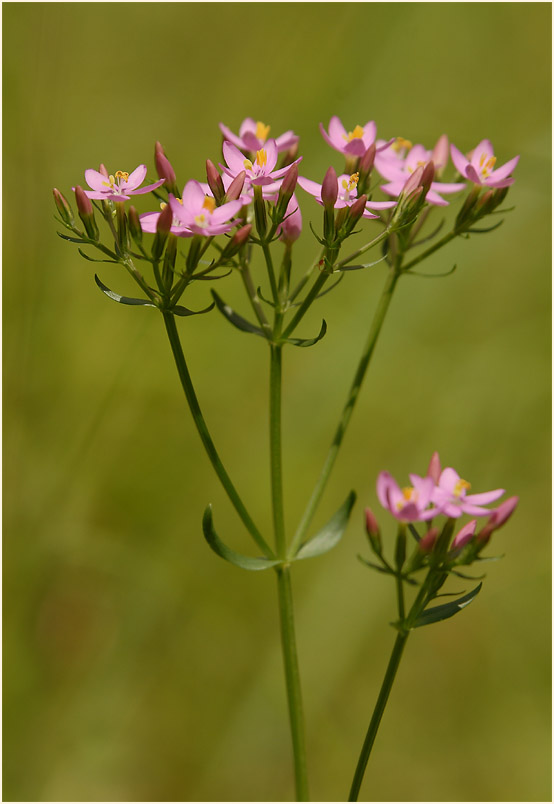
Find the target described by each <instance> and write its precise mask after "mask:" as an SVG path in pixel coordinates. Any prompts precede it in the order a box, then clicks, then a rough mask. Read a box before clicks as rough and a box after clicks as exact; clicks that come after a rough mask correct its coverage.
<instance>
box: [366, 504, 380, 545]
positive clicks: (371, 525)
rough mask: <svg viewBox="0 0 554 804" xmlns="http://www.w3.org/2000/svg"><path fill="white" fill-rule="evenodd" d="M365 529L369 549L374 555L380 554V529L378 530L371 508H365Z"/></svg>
mask: <svg viewBox="0 0 554 804" xmlns="http://www.w3.org/2000/svg"><path fill="white" fill-rule="evenodd" d="M365 529H366V533H367V538H368V539H369V543H370V545H371V549H372V550H373V552H374V553H375V554H376V555H378V556H379V555H381V551H382V545H381V531H380V530H379V524H378V522H377V520H376V518H375V514H374V513H373V511H372V510H371V508H366V509H365Z"/></svg>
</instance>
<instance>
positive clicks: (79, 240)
mask: <svg viewBox="0 0 554 804" xmlns="http://www.w3.org/2000/svg"><path fill="white" fill-rule="evenodd" d="M58 237H61V239H62V240H69V242H70V243H89V244H90V240H83V239H82V238H78V237H69V235H64V234H62V233H61V232H58Z"/></svg>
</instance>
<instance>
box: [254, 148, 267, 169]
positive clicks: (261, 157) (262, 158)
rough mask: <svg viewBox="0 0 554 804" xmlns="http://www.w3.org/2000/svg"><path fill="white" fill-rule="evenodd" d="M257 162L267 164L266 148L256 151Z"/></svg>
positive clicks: (261, 165) (262, 164)
mask: <svg viewBox="0 0 554 804" xmlns="http://www.w3.org/2000/svg"><path fill="white" fill-rule="evenodd" d="M256 163H257V164H258V165H259V166H260V167H263V166H264V165H266V164H267V154H266V152H265V150H264V149H263V148H262V149H261V151H256Z"/></svg>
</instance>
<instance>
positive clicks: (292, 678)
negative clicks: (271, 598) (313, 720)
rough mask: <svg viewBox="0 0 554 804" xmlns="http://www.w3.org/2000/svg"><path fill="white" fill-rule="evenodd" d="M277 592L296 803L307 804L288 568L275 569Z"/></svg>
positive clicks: (301, 716) (300, 705)
mask: <svg viewBox="0 0 554 804" xmlns="http://www.w3.org/2000/svg"><path fill="white" fill-rule="evenodd" d="M277 591H278V595H279V616H280V621H281V646H282V650H283V663H284V667H285V682H286V687H287V700H288V706H289V718H290V729H291V735H292V750H293V755H294V776H295V784H296V800H297V801H308V800H309V793H308V771H307V765H306V741H305V736H304V711H303V706H302V693H301V688H300V672H299V669H298V655H297V652H296V636H295V630H294V617H293V605H292V589H291V581H290V567H289V566H288V565H285V566H281V567H279V568H278V569H277Z"/></svg>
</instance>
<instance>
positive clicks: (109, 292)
mask: <svg viewBox="0 0 554 804" xmlns="http://www.w3.org/2000/svg"><path fill="white" fill-rule="evenodd" d="M94 281H95V282H96V284H97V285H98V287H99V288H100V290H101V291H102V293H105V294H106V296H109V297H110V299H113V300H114V301H116V302H119V303H120V304H134V305H139V306H141V307H155V306H156V305H155V304H153V303H152V302H151V301H147V300H146V299H133V298H131V297H130V296H120V295H119V293H114V291H113V290H110V289H109V287H107V286H106V285H105V284H104V283H103V282H102V281H101V280H100V279H99V278H98V275H97V274H94Z"/></svg>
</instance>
